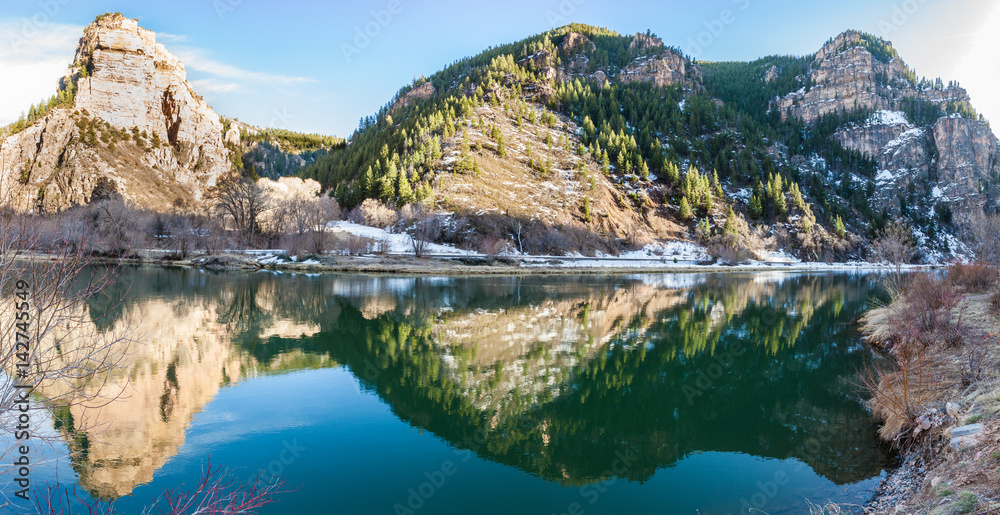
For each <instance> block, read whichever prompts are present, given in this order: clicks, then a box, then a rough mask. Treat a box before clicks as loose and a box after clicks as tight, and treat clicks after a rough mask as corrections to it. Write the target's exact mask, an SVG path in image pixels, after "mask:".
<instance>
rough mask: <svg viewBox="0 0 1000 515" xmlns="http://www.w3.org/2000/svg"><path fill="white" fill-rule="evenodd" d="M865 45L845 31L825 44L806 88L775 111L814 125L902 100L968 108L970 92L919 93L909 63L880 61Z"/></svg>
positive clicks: (883, 58)
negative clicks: (821, 119)
mask: <svg viewBox="0 0 1000 515" xmlns="http://www.w3.org/2000/svg"><path fill="white" fill-rule="evenodd" d="M865 42H866V39H865V35H863V34H862V33H860V32H857V31H847V32H844V33H843V34H841V35H839V36H837V37H836V38H834V39H833V40H832V41H831V42H830V43H827V44H826V45H825V46H824V47H823V48H821V49H820V50H819V52H817V53H816V59H815V61H814V62H813V64H812V72H811V73H810V76H809V80H808V83H807V85H806V86H804V87H803V88H802V89H800V90H799V91H796V92H794V93H791V94H789V95H787V96H785V97H784V98H781V99H778V100H777V101H776V102H775V105H774V106H773V108H776V109H778V110H779V111H780V112H781V115H782V116H783V117H787V116H794V117H797V118H799V119H801V120H803V121H804V122H806V123H807V124H811V123H814V122H815V121H816V120H817V119H819V117H820V116H823V115H826V114H830V113H836V112H843V111H851V110H854V109H869V110H879V109H893V108H894V105H895V103H896V102H897V101H898V100H901V99H904V98H912V99H919V100H927V101H930V102H934V103H937V104H941V103H945V102H964V103H966V104H968V102H969V95H968V93H966V91H965V90H964V89H962V88H960V87H957V86H954V85H953V86H951V87H948V88H942V89H935V88H921V89H918V88H917V87H916V85H914V84H913V82H912V79H913V77H914V74H913V72H912V71H911V70H910V69H909V68H908V67H907V66H906V63H904V62H903V61H902V60H901V59H899V58H898V57H895V56H893V57H887V56H880V57H876V56H875V55H874V54H872V52H871V51H870V50H869V49H868V48H867V47H866V46H865ZM888 48H891V46H890V47H888ZM890 55H894V54H890Z"/></svg>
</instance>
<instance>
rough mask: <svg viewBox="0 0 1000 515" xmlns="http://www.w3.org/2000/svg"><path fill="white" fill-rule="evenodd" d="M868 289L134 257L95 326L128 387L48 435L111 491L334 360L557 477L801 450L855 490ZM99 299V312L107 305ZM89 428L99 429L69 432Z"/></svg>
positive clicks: (837, 278) (459, 437) (839, 283)
mask: <svg viewBox="0 0 1000 515" xmlns="http://www.w3.org/2000/svg"><path fill="white" fill-rule="evenodd" d="M872 285H873V281H872V280H869V279H867V278H865V277H850V276H845V275H799V276H790V275H782V274H776V275H760V274H758V275H748V276H732V275H681V276H671V275H664V276H635V277H621V276H619V277H540V276H539V277H488V278H467V279H447V278H403V277H369V276H322V277H318V276H317V277H310V276H302V275H298V276H288V275H284V276H281V275H278V276H276V275H272V274H266V273H260V274H242V273H240V274H225V273H218V274H217V273H206V272H202V271H196V270H186V269H179V270H164V269H155V268H148V269H147V268H131V269H126V270H124V271H123V272H122V274H121V277H120V280H119V282H118V284H117V285H116V288H121V289H122V291H125V289H127V291H128V299H129V300H128V301H127V302H125V303H124V304H123V305H122V306H121V307H120V308H119V309H117V310H116V311H115V312H114V313H113V314H112V316H110V317H104V318H101V319H98V320H97V321H96V322H95V323H98V324H102V327H104V328H106V329H108V330H112V329H115V328H117V327H121V326H125V325H127V324H129V323H130V322H131V321H135V320H141V325H140V327H141V330H142V332H143V333H144V337H143V343H142V345H140V347H139V348H138V349H137V351H136V352H135V353H133V354H132V355H130V356H129V367H128V371H127V376H128V377H127V378H128V380H129V390H128V391H127V393H126V395H125V396H123V397H122V398H120V399H119V400H117V401H116V402H114V403H112V404H110V405H108V406H105V407H102V408H98V409H83V408H79V407H75V408H73V409H72V410H70V411H67V412H65V413H60V414H58V415H59V418H60V420H61V421H62V422H61V426H60V430H61V431H62V432H63V434H64V436H65V438H66V439H67V441H68V442H70V446H71V448H72V449H74V450H77V451H79V452H78V453H77V454H76V456H75V457H74V469H75V470H76V471H77V472H78V474H79V483H80V485H81V486H82V487H84V488H85V489H87V490H88V491H90V492H92V493H93V494H96V495H100V496H102V497H119V496H122V495H127V494H128V493H130V492H131V491H132V490H133V489H134V488H135V487H136V486H138V485H140V484H144V483H146V482H149V481H150V480H151V479H152V477H153V474H154V473H155V472H156V471H157V469H159V468H160V467H161V466H163V464H164V463H165V462H166V461H167V460H168V459H169V458H170V457H172V456H173V455H175V454H176V453H177V452H178V450H179V449H180V447H181V445H182V444H183V442H184V437H185V430H186V428H187V427H188V425H189V424H190V423H191V420H192V418H193V417H194V415H195V414H196V413H198V412H199V411H200V410H201V409H202V407H203V406H205V404H206V403H208V401H209V400H211V399H212V397H213V396H214V395H215V394H216V393H217V392H218V391H219V389H220V388H222V387H224V386H227V385H232V384H237V383H239V382H240V381H242V380H244V379H245V378H247V377H254V376H258V375H262V374H274V373H282V372H288V371H294V370H302V369H314V368H327V367H336V366H346V367H347V368H348V369H349V370H350V371H351V372H352V373H353V374H354V375H355V376H356V377H357V378H358V379H359V381H360V382H361V384H362V385H363V387H364V388H366V389H367V390H369V391H371V392H373V393H374V394H376V395H378V396H379V397H380V398H381V399H383V400H384V402H386V403H387V404H388V405H389V406H390V408H391V409H392V411H393V413H394V414H395V415H396V416H397V417H399V418H400V419H402V420H405V421H407V422H409V423H410V424H412V425H414V426H416V427H418V428H420V429H422V430H427V431H430V432H432V433H433V434H434V435H437V436H438V437H440V438H442V439H444V440H446V441H447V442H449V443H450V444H451V445H453V446H455V447H457V448H460V449H470V450H472V451H473V452H475V453H476V454H478V455H479V456H481V457H483V458H485V459H488V460H491V461H495V462H499V463H503V464H507V465H510V466H513V467H516V468H517V469H520V470H523V471H525V472H528V473H531V474H534V475H537V476H540V477H542V478H545V479H547V480H550V481H556V482H559V483H562V484H567V485H580V484H586V483H590V482H594V481H597V480H600V479H604V478H606V477H607V476H608V473H609V472H608V470H609V466H610V465H611V464H612V463H614V461H615V460H616V459H618V457H619V456H621V455H625V456H628V457H629V458H630V460H631V462H632V463H631V464H630V466H629V467H628V468H627V469H626V470H625V471H624V472H622V473H621V474H620V475H621V476H623V477H627V478H628V479H630V480H634V481H645V480H648V479H649V478H651V477H652V475H653V474H654V473H655V472H656V470H658V469H661V468H664V467H671V466H673V465H674V464H676V463H677V462H678V461H679V460H681V459H683V458H684V457H686V456H688V455H690V454H692V453H698V452H707V451H720V452H738V453H745V454H750V455H753V456H759V457H769V458H778V459H788V458H795V459H798V460H800V461H801V462H804V463H806V464H808V465H809V466H810V467H812V469H813V470H814V471H816V472H817V473H819V474H821V475H823V476H825V477H826V478H828V479H829V480H831V481H833V482H834V483H836V484H847V483H853V482H857V481H859V480H862V479H867V478H870V477H873V476H875V475H877V474H878V473H879V471H880V470H881V469H882V468H883V467H885V466H886V464H887V462H888V456H887V455H886V454H885V452H884V451H883V449H881V448H880V446H879V445H878V442H877V439H876V438H875V435H874V430H873V427H872V420H871V419H870V418H869V416H868V415H867V414H866V413H865V412H864V411H863V410H862V409H861V407H860V405H859V403H858V400H857V389H856V387H855V386H854V385H853V377H854V375H855V372H856V367H857V366H858V365H859V363H860V362H862V360H863V359H865V358H866V357H868V356H869V351H868V350H867V349H866V348H865V347H864V346H862V345H860V344H859V343H858V339H857V334H856V332H855V329H854V325H853V321H854V318H855V317H856V316H857V314H858V313H860V312H861V311H862V310H863V309H864V307H865V304H866V302H868V301H869V298H870V297H871V295H873V286H872ZM113 293H114V292H112V294H113ZM113 296H114V295H112V297H113ZM101 302H102V300H101V299H100V298H95V299H94V304H93V305H92V312H94V313H103V312H104V311H106V308H107V306H103V305H101V304H100V303H101ZM123 379H124V378H123ZM308 394H309V395H317V396H322V395H323V394H324V392H321V391H317V392H308ZM81 421H84V422H86V424H80V422H81ZM84 425H85V427H96V428H100V429H99V431H93V432H90V433H87V434H85V433H84V432H82V431H76V430H75V429H74V427H79V426H84Z"/></svg>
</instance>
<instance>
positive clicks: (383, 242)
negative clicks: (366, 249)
mask: <svg viewBox="0 0 1000 515" xmlns="http://www.w3.org/2000/svg"><path fill="white" fill-rule="evenodd" d="M391 251H392V240H390V239H389V238H388V237H385V236H383V237H381V238H379V239H378V240H376V241H375V254H378V255H379V256H388V255H389V252H391Z"/></svg>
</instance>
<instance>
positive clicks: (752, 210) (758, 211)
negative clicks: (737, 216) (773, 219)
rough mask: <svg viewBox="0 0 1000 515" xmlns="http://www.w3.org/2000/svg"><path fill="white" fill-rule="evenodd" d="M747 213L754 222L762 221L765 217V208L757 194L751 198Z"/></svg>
mask: <svg viewBox="0 0 1000 515" xmlns="http://www.w3.org/2000/svg"><path fill="white" fill-rule="evenodd" d="M747 213H748V214H749V215H750V218H751V219H752V220H760V217H762V216H764V206H762V205H761V202H760V197H759V196H757V194H756V193H755V194H753V195H751V196H750V205H749V206H747Z"/></svg>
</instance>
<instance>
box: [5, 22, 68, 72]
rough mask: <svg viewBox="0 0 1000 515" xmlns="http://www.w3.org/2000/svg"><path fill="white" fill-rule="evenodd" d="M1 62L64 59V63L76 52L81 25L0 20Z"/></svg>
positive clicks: (24, 62)
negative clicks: (37, 23) (0, 35)
mask: <svg viewBox="0 0 1000 515" xmlns="http://www.w3.org/2000/svg"><path fill="white" fill-rule="evenodd" d="M0 34H2V37H0V64H3V65H12V64H35V63H39V62H52V61H57V60H58V61H62V62H63V66H64V67H66V66H69V62H70V61H71V60H72V59H73V55H74V54H75V53H76V44H77V42H78V41H79V40H80V36H81V35H82V34H83V27H82V26H79V25H58V24H51V23H46V24H44V25H34V24H31V23H27V22H25V21H23V20H9V19H7V20H0Z"/></svg>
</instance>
